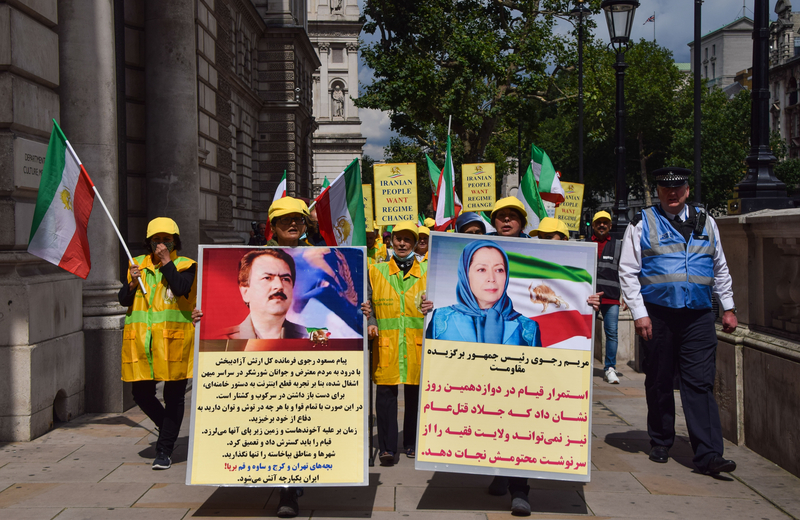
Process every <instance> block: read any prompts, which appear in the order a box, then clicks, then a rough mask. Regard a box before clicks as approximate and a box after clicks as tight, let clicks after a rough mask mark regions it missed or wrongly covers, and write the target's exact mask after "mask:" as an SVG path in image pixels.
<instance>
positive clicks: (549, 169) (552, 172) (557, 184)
mask: <svg viewBox="0 0 800 520" xmlns="http://www.w3.org/2000/svg"><path fill="white" fill-rule="evenodd" d="M531 166H532V167H533V175H534V177H535V178H536V185H537V186H538V187H539V194H540V195H541V197H542V199H543V200H546V201H547V202H552V203H554V204H556V205H558V204H561V203H562V202H564V188H562V187H561V179H560V176H559V174H558V172H557V171H556V169H555V168H554V167H553V163H552V161H550V157H548V156H547V154H546V153H545V151H544V150H542V149H541V148H539V147H538V146H536V145H535V144H532V145H531Z"/></svg>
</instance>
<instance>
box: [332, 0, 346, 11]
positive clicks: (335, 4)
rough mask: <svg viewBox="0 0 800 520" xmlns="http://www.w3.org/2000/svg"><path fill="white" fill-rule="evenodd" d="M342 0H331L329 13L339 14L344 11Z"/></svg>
mask: <svg viewBox="0 0 800 520" xmlns="http://www.w3.org/2000/svg"><path fill="white" fill-rule="evenodd" d="M343 4H344V0H331V13H335V14H341V13H342V10H343V9H344V5H343Z"/></svg>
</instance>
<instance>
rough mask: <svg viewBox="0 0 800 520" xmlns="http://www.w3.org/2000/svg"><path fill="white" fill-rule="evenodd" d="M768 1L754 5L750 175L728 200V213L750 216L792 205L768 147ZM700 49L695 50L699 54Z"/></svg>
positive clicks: (758, 1) (757, 2) (757, 0)
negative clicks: (762, 210) (753, 212)
mask: <svg viewBox="0 0 800 520" xmlns="http://www.w3.org/2000/svg"><path fill="white" fill-rule="evenodd" d="M768 26H769V2H768V1H767V0H755V5H754V6H753V92H752V94H751V98H752V104H751V108H750V146H751V148H750V155H749V156H748V157H747V159H746V161H747V175H746V176H745V178H744V179H742V181H741V182H740V183H739V184H737V185H736V187H735V188H734V191H735V192H736V193H737V195H738V198H736V199H733V200H731V201H728V213H733V214H739V213H750V212H752V211H758V210H761V209H783V208H788V207H789V206H790V201H789V198H788V197H787V196H786V185H785V184H784V183H782V182H781V181H780V180H778V178H777V177H775V173H774V171H773V168H772V167H773V165H774V164H775V161H776V158H775V156H774V155H773V154H772V150H771V149H770V146H769V69H768V67H769V40H768V34H769V33H768ZM698 51H699V49H695V52H698Z"/></svg>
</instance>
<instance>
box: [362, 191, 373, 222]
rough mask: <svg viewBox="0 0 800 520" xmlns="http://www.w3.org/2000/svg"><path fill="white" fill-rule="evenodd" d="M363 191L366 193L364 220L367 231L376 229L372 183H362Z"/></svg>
mask: <svg viewBox="0 0 800 520" xmlns="http://www.w3.org/2000/svg"><path fill="white" fill-rule="evenodd" d="M361 193H362V194H363V195H364V220H366V224H367V231H372V230H374V229H375V226H373V222H374V221H375V211H374V210H373V209H372V184H362V185H361Z"/></svg>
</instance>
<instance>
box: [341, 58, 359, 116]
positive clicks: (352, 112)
mask: <svg viewBox="0 0 800 520" xmlns="http://www.w3.org/2000/svg"><path fill="white" fill-rule="evenodd" d="M347 91H348V92H347V94H348V96H347V99H346V100H345V105H346V107H347V108H345V111H344V115H345V116H346V118H347V119H351V120H357V119H358V108H356V105H355V104H354V103H353V99H355V98H357V97H358V43H355V42H350V43H348V44H347Z"/></svg>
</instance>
